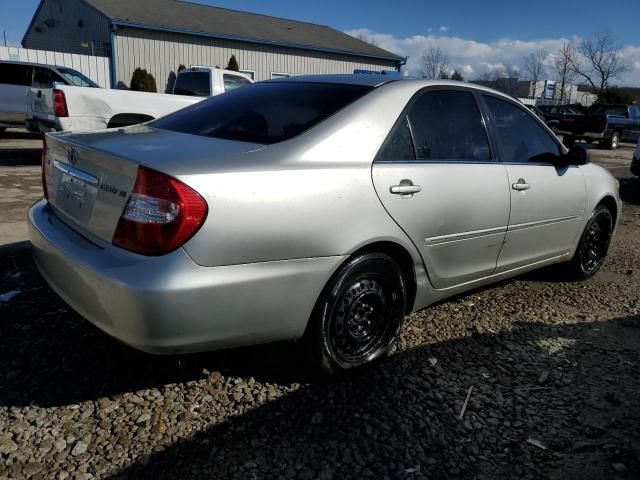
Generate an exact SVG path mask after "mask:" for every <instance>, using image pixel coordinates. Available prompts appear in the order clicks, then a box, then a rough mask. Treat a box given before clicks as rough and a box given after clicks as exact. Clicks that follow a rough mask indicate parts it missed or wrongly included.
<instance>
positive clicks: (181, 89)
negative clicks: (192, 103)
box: [173, 71, 211, 97]
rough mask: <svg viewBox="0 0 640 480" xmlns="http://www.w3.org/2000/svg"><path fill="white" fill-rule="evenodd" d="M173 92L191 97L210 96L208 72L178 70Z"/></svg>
mask: <svg viewBox="0 0 640 480" xmlns="http://www.w3.org/2000/svg"><path fill="white" fill-rule="evenodd" d="M173 93H174V94H176V95H188V96H191V97H210V96H211V77H210V74H209V72H184V71H183V72H180V73H179V74H178V78H176V83H175V85H174V86H173Z"/></svg>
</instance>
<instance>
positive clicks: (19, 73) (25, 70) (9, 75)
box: [0, 63, 31, 87]
mask: <svg viewBox="0 0 640 480" xmlns="http://www.w3.org/2000/svg"><path fill="white" fill-rule="evenodd" d="M0 83H4V84H5V85H18V86H21V87H26V86H29V85H31V67H30V66H28V65H16V64H13V63H0Z"/></svg>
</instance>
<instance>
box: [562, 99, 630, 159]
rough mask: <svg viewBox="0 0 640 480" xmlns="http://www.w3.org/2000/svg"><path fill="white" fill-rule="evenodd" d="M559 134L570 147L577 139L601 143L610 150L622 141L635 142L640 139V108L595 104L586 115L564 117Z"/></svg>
mask: <svg viewBox="0 0 640 480" xmlns="http://www.w3.org/2000/svg"><path fill="white" fill-rule="evenodd" d="M557 133H558V134H561V135H563V136H564V139H563V142H564V144H565V145H566V146H567V147H571V146H572V145H573V144H574V143H575V142H576V140H587V141H588V142H593V141H599V142H600V144H601V145H603V146H604V147H606V148H609V149H611V150H615V149H616V148H618V144H619V143H620V142H632V143H635V142H636V141H637V140H638V138H639V137H640V107H638V106H635V105H594V106H593V107H592V108H590V109H589V110H588V111H587V114H586V115H565V116H563V117H562V119H561V120H560V122H559V124H558V131H557Z"/></svg>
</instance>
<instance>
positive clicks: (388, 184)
mask: <svg viewBox="0 0 640 480" xmlns="http://www.w3.org/2000/svg"><path fill="white" fill-rule="evenodd" d="M42 158H43V163H42V166H43V168H42V179H43V187H44V198H43V199H42V200H40V201H39V202H37V203H36V204H35V205H34V206H33V207H32V208H31V210H30V212H29V225H30V238H31V241H32V243H33V246H34V257H35V261H36V263H37V265H38V267H39V269H40V271H41V272H42V274H43V276H44V277H45V279H46V280H47V281H48V283H49V284H50V285H51V287H52V288H53V289H54V290H55V291H56V292H57V293H58V294H59V295H60V296H61V297H62V298H63V299H64V300H65V301H66V302H67V303H68V304H69V305H70V306H71V307H72V308H73V309H75V310H76V311H77V312H79V313H80V314H81V315H82V316H83V317H85V318H86V319H87V320H88V321H90V322H91V323H93V324H94V325H96V326H97V327H98V328H100V329H101V330H103V331H105V332H106V333H108V334H109V335H112V336H113V337H116V338H117V339H119V340H121V341H122V342H124V343H126V344H128V345H130V346H132V347H135V348H137V349H140V350H144V351H147V352H152V353H179V352H195V351H204V350H212V349H219V348H228V347H236V346H242V345H250V344H257V343H264V342H272V341H280V340H299V339H301V340H302V341H303V342H305V345H306V348H305V351H306V352H308V354H309V357H310V358H311V360H312V361H313V363H314V364H315V366H316V367H318V368H320V369H321V370H322V371H324V372H325V373H326V374H339V373H342V372H345V371H349V370H352V369H356V368H358V367H361V366H364V365H366V364H368V363H370V362H372V361H375V360H376V359H378V358H380V357H382V356H383V355H385V354H386V353H387V352H388V351H389V349H390V348H391V346H392V344H393V343H394V341H395V340H396V339H397V338H398V335H399V332H400V330H401V327H402V323H403V319H404V317H405V316H406V315H407V314H409V313H411V312H413V311H416V310H419V309H422V308H425V307H428V306H429V305H431V304H433V303H434V302H437V301H440V300H442V299H444V298H446V297H449V296H452V295H457V294H460V293H461V292H464V291H467V290H470V289H474V288H477V287H479V286H481V285H486V284H489V283H492V282H496V281H499V280H503V279H505V278H508V277H513V276H515V275H519V274H522V273H524V272H527V271H530V270H533V269H538V268H541V267H545V266H548V265H552V264H561V265H560V266H559V268H561V269H562V270H564V273H565V274H566V275H567V276H568V277H571V278H574V279H578V280H579V279H585V278H588V277H590V276H592V275H594V274H595V273H596V272H597V271H598V269H599V268H600V266H601V265H602V263H603V261H604V259H605V256H606V254H607V249H608V246H609V242H610V239H611V236H612V234H613V232H614V228H615V225H616V221H617V219H618V218H619V216H620V206H621V204H620V199H619V196H618V189H617V184H616V181H615V180H614V178H613V177H612V176H611V175H610V174H609V173H608V172H607V171H605V170H603V169H602V168H600V167H598V166H596V165H594V164H591V163H589V162H588V152H587V151H586V150H584V149H580V148H579V147H578V146H576V147H573V148H572V149H571V150H569V151H567V150H566V148H565V147H564V146H562V145H561V144H560V143H559V141H558V139H557V138H556V137H555V136H554V134H553V133H552V132H551V131H550V130H549V129H548V128H547V127H546V126H545V125H544V123H543V122H541V121H540V120H539V119H538V118H537V117H536V116H535V115H534V114H533V113H532V112H531V111H529V110H528V109H527V108H526V107H525V106H523V105H522V104H520V103H519V102H518V101H517V100H515V99H513V98H511V97H508V96H506V95H503V94H501V93H498V92H496V91H493V90H489V89H486V88H483V87H480V86H475V85H472V84H468V83H462V82H452V81H427V80H408V79H391V78H388V77H384V76H381V75H345V76H339V75H338V76H311V77H299V78H288V79H281V80H274V81H268V82H262V83H258V84H255V85H253V86H251V87H247V88H242V89H238V90H235V91H233V92H230V93H227V94H224V95H220V96H217V97H213V98H211V99H209V100H205V101H203V102H201V103H198V104H195V105H193V106H190V107H188V108H186V109H184V110H180V111H178V112H176V113H173V114H171V115H169V116H166V117H164V118H161V119H158V120H156V121H152V122H150V123H147V124H144V125H139V126H133V127H128V128H123V129H118V130H110V131H103V132H89V133H62V134H48V135H47V136H46V140H45V148H44V149H43V157H42Z"/></svg>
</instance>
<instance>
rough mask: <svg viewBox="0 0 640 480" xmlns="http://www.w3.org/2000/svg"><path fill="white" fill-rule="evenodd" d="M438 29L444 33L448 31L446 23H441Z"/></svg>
mask: <svg viewBox="0 0 640 480" xmlns="http://www.w3.org/2000/svg"><path fill="white" fill-rule="evenodd" d="M438 30H440V31H441V32H443V33H445V32H448V31H449V27H447V26H446V25H442V26H441V27H440V28H439V29H438Z"/></svg>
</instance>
